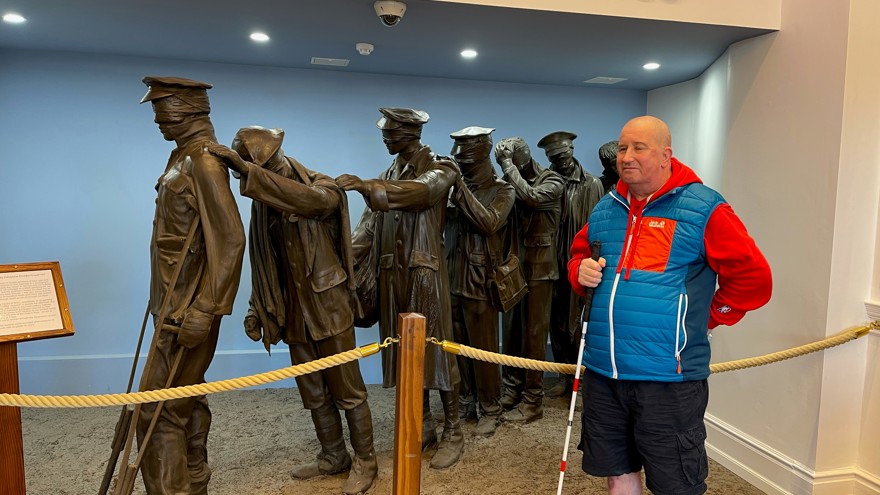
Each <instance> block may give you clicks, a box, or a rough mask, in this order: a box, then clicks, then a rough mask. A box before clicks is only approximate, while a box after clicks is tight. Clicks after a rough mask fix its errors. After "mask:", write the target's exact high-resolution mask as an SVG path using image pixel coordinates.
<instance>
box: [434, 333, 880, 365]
mask: <svg viewBox="0 0 880 495" xmlns="http://www.w3.org/2000/svg"><path fill="white" fill-rule="evenodd" d="M873 329H880V321H873V322H871V323H869V324H867V325H863V326H859V327H854V328H850V329H847V330H844V331H842V332H840V333H838V334H837V335H834V336H831V337H827V338H825V339H823V340H819V341H817V342H813V343H811V344H806V345H802V346H800V347H794V348H791V349H787V350H784V351H779V352H774V353H771V354H765V355H763V356H757V357H753V358H747V359H738V360H736V361H728V362H725V363H717V364H712V365H709V371H710V372H711V373H723V372H725V371H733V370H740V369H745V368H752V367H755V366H761V365H764V364H770V363H775V362H777V361H783V360H785V359H791V358H793V357H798V356H803V355H804V354H809V353H812V352H816V351H821V350H823V349H828V348H830V347H835V346H838V345H841V344H845V343H846V342H849V341H850V340H855V339H857V338H859V337H863V336H865V335H867V334H868V332H870V331H871V330H873ZM428 342H430V343H432V344H434V345H439V346H440V347H441V348H442V349H443V350H444V351H446V352H449V353H452V354H457V355H461V356H465V357H469V358H471V359H479V360H480V361H487V362H490V363H495V364H503V365H506V366H515V367H517V368H528V369H531V370H539V371H554V372H556V373H564V374H568V375H573V374H575V371H576V370H577V366H576V365H573V364H559V363H549V362H546V361H537V360H534V359H525V358H519V357H514V356H507V355H504V354H498V353H494V352H489V351H484V350H482V349H477V348H474V347H469V346H466V345H462V344H458V343H455V342H450V341H448V340H444V341H442V342H441V341H439V340H437V339H436V338H433V337H431V338H430V339H428Z"/></svg>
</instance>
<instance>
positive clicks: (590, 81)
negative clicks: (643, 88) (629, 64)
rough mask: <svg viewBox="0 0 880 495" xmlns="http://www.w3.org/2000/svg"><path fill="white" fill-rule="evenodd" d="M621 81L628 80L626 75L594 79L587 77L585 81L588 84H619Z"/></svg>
mask: <svg viewBox="0 0 880 495" xmlns="http://www.w3.org/2000/svg"><path fill="white" fill-rule="evenodd" d="M621 81H626V78H625V77H604V76H599V77H594V78H592V79H587V80H586V81H584V82H585V83H587V84H617V83H619V82H621Z"/></svg>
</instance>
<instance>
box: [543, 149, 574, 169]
mask: <svg viewBox="0 0 880 495" xmlns="http://www.w3.org/2000/svg"><path fill="white" fill-rule="evenodd" d="M573 151H574V150H572V148H571V147H565V148H562V149H561V150H559V151H554V154H553V155H549V154H548V155H547V159H548V160H550V163H552V164H554V165H567V164H568V163H570V162H571V159H572V157H573V156H574V153H573Z"/></svg>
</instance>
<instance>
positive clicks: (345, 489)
mask: <svg viewBox="0 0 880 495" xmlns="http://www.w3.org/2000/svg"><path fill="white" fill-rule="evenodd" d="M345 419H346V421H347V422H348V431H349V434H350V435H351V446H352V448H353V449H354V462H353V463H352V465H351V471H350V472H349V474H348V479H347V480H345V484H344V485H343V486H342V493H343V494H344V495H362V494H364V493H367V490H369V489H370V487H371V486H373V482H374V481H375V480H376V476H378V474H379V464H378V462H376V451H375V449H374V448H373V416H372V414H371V413H370V406H369V404H367V401H364V402H361V403H360V404H359V405H358V406H357V407H355V408H354V409H351V410H348V411H345Z"/></svg>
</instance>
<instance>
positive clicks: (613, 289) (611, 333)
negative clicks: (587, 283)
mask: <svg viewBox="0 0 880 495" xmlns="http://www.w3.org/2000/svg"><path fill="white" fill-rule="evenodd" d="M611 197H613V198H614V199H615V200H617V202H618V203H620V204H622V205H623V207H624V208H626V209H627V211H629V205H627V204H626V203H624V202H623V201H622V200H621V199H620V198H618V197H617V195H616V194H613V193H612V195H611ZM635 224H636V217H635V215H633V217H632V225H631V226H630V229H629V236H628V238H627V240H626V246H625V247H624V248H623V257H622V258H621V263H619V264H618V265H617V272H616V273H615V274H614V283H613V284H612V285H611V298H610V301H609V302H608V340H609V342H608V350H609V353H610V354H611V378H614V379H616V378H617V360H616V359H615V357H614V299H615V296H616V294H617V284H618V282H620V272H621V270H622V269H623V264H624V262H626V257H627V255H628V253H629V246H630V243H631V242H632V237H633V230H634V229H635Z"/></svg>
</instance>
